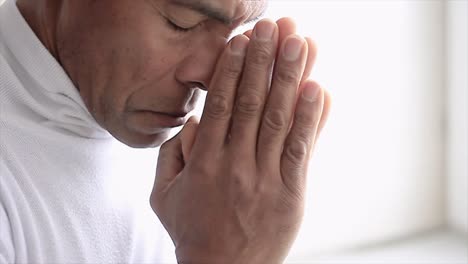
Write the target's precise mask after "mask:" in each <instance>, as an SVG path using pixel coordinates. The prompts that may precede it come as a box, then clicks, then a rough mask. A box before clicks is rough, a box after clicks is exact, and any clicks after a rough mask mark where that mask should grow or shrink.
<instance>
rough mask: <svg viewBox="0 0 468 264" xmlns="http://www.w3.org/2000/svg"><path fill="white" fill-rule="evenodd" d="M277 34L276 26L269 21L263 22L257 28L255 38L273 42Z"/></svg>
mask: <svg viewBox="0 0 468 264" xmlns="http://www.w3.org/2000/svg"><path fill="white" fill-rule="evenodd" d="M274 33H275V25H274V24H273V23H271V22H269V21H262V22H259V23H258V24H257V26H256V27H255V37H256V38H257V39H261V40H271V39H272V38H273V34H274Z"/></svg>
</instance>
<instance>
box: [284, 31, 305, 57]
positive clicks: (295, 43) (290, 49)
mask: <svg viewBox="0 0 468 264" xmlns="http://www.w3.org/2000/svg"><path fill="white" fill-rule="evenodd" d="M303 46H304V40H303V39H302V38H299V37H296V36H295V37H291V38H289V39H287V40H286V43H285V45H284V46H283V57H284V59H285V60H287V61H296V60H297V59H299V56H300V55H301V51H302V47H303Z"/></svg>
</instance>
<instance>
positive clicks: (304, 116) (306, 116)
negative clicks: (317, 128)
mask: <svg viewBox="0 0 468 264" xmlns="http://www.w3.org/2000/svg"><path fill="white" fill-rule="evenodd" d="M294 122H295V123H296V124H298V125H299V126H301V127H303V128H304V129H310V128H312V127H313V118H312V114H311V113H306V112H297V113H296V116H295V117H294Z"/></svg>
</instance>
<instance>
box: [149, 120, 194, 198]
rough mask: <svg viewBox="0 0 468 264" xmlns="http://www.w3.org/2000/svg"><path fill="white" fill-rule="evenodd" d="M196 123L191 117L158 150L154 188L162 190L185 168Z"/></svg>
mask: <svg viewBox="0 0 468 264" xmlns="http://www.w3.org/2000/svg"><path fill="white" fill-rule="evenodd" d="M197 128H198V121H197V119H196V118H195V117H191V118H190V119H189V120H188V121H187V123H186V124H185V125H184V127H183V128H182V130H181V131H180V132H179V133H178V134H177V135H175V136H174V137H173V138H171V139H170V140H168V141H166V142H165V143H164V144H163V145H162V146H161V148H160V150H159V157H158V165H157V167H156V179H155V188H157V189H158V190H164V189H166V187H167V186H168V185H169V184H170V183H171V182H172V181H173V180H174V179H175V178H176V176H177V175H178V174H179V173H180V172H181V171H182V170H183V168H184V167H185V163H186V161H188V158H189V156H190V152H191V150H192V146H193V142H194V141H195V136H196V131H197Z"/></svg>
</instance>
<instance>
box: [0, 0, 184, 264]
mask: <svg viewBox="0 0 468 264" xmlns="http://www.w3.org/2000/svg"><path fill="white" fill-rule="evenodd" d="M0 155H1V156H0V263H174V262H175V258H174V253H173V252H174V251H173V250H174V248H173V245H172V242H171V241H170V239H169V236H168V235H167V233H166V231H165V230H164V228H163V227H162V225H161V223H160V222H159V220H158V219H157V217H156V216H155V214H154V213H153V212H152V210H151V208H150V205H149V196H150V193H151V189H152V185H153V181H154V173H155V168H156V161H157V149H148V150H136V149H131V148H129V147H127V146H125V145H123V144H122V143H120V142H118V141H117V140H115V139H114V138H113V137H111V136H110V134H109V133H108V132H107V131H105V130H104V129H102V128H101V127H100V126H99V125H98V124H97V123H96V121H95V120H94V119H93V117H92V116H91V115H90V113H89V112H88V110H87V109H86V107H85V105H84V103H83V101H82V99H81V97H80V95H79V93H78V91H77V89H76V88H75V87H74V86H73V84H72V82H71V81H70V79H69V78H68V76H67V75H66V73H65V72H64V70H63V69H62V67H61V66H60V65H59V64H58V63H57V61H56V60H55V59H54V58H53V56H51V54H50V53H49V52H48V51H47V49H46V48H45V47H44V46H43V45H42V44H41V42H40V41H39V40H38V39H37V37H36V36H35V35H34V32H33V31H32V30H31V29H30V28H29V26H28V24H27V23H26V21H25V20H24V19H23V17H22V16H21V14H20V12H19V11H18V9H17V7H16V4H15V1H14V0H7V1H5V2H3V3H2V0H0Z"/></svg>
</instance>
